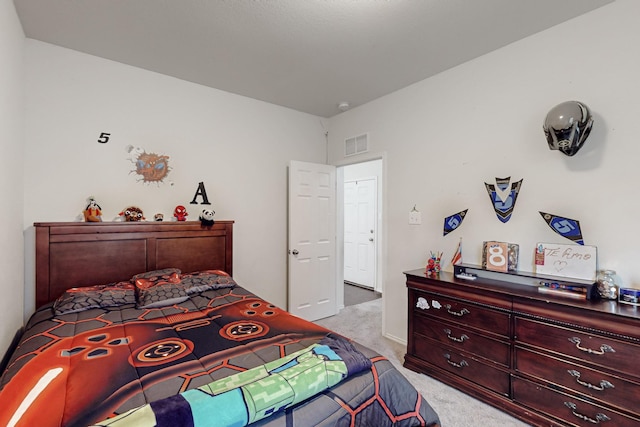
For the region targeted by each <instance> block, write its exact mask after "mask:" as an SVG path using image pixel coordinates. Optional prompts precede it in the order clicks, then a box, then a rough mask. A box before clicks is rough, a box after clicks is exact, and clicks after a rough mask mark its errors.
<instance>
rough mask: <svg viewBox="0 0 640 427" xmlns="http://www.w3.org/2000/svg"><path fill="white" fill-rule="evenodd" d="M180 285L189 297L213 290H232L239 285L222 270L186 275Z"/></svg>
mask: <svg viewBox="0 0 640 427" xmlns="http://www.w3.org/2000/svg"><path fill="white" fill-rule="evenodd" d="M180 284H181V285H182V286H183V287H184V289H185V291H186V292H187V294H189V295H191V294H195V293H198V292H204V291H208V290H211V289H220V288H232V287H234V286H236V285H237V283H236V282H235V280H233V278H231V276H229V274H228V273H226V272H224V271H222V270H203V271H197V272H194V273H189V274H185V275H183V276H182V279H181V281H180Z"/></svg>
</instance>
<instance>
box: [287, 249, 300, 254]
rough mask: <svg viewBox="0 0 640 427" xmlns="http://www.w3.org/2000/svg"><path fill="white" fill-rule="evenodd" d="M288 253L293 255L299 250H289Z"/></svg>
mask: <svg viewBox="0 0 640 427" xmlns="http://www.w3.org/2000/svg"><path fill="white" fill-rule="evenodd" d="M289 253H291V254H294V255H298V254H299V253H300V252H298V250H297V249H294V250H292V251H289Z"/></svg>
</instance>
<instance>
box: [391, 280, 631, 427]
mask: <svg viewBox="0 0 640 427" xmlns="http://www.w3.org/2000/svg"><path fill="white" fill-rule="evenodd" d="M405 275H406V278H407V290H408V342H407V354H406V355H405V362H404V366H405V367H406V368H408V369H411V370H414V371H417V372H421V373H424V374H426V375H429V376H431V377H433V378H436V379H438V380H440V381H442V382H444V383H446V384H449V385H451V386H453V387H455V388H457V389H459V390H461V391H463V392H465V393H467V394H469V395H471V396H474V397H476V398H477V399H480V400H482V401H484V402H486V403H488V404H491V405H493V406H495V407H497V408H499V409H501V410H503V411H505V412H508V413H510V414H511V415H513V416H515V417H517V418H519V419H521V420H523V421H525V422H527V423H530V424H532V425H539V426H594V425H604V426H611V427H624V426H636V427H637V426H640V307H635V306H631V305H625V304H619V303H618V302H616V301H610V300H603V301H587V300H576V299H571V298H566V297H562V296H558V295H552V294H543V293H539V292H538V290H537V288H536V287H535V286H531V285H528V284H522V283H517V281H516V280H515V279H516V278H519V277H517V276H516V275H509V274H504V275H498V279H496V278H486V277H478V278H477V279H476V280H466V279H458V278H457V277H455V276H454V274H452V273H447V272H440V273H439V274H438V275H433V276H431V275H426V274H425V272H424V269H419V270H413V271H407V272H405ZM532 280H535V277H534V278H533V279H532ZM478 425H482V421H481V420H478Z"/></svg>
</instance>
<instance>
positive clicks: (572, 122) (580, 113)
mask: <svg viewBox="0 0 640 427" xmlns="http://www.w3.org/2000/svg"><path fill="white" fill-rule="evenodd" d="M592 125H593V117H591V112H590V111H589V108H588V107H587V106H586V105H584V104H583V103H581V102H578V101H567V102H563V103H562V104H558V105H556V106H555V107H553V108H552V109H551V111H549V113H548V114H547V117H546V118H545V120H544V125H543V129H544V134H545V136H546V137H547V143H548V144H549V149H551V150H560V151H561V152H563V153H564V154H566V155H567V156H573V155H574V154H576V153H577V152H578V150H580V148H581V147H582V145H583V144H584V142H585V141H586V139H587V137H588V136H589V133H590V132H591V126H592Z"/></svg>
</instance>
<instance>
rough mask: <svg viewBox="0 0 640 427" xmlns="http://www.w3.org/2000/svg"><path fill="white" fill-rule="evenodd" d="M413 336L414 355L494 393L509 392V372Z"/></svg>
mask: <svg viewBox="0 0 640 427" xmlns="http://www.w3.org/2000/svg"><path fill="white" fill-rule="evenodd" d="M414 338H415V341H416V342H415V350H416V354H415V356H416V357H418V358H420V359H422V360H424V361H425V362H428V363H430V364H432V365H435V366H437V367H438V368H440V369H443V370H446V371H449V372H452V373H454V374H457V375H459V376H461V377H463V378H466V379H467V380H470V381H473V382H474V383H476V384H480V385H481V386H484V387H486V388H488V389H490V390H492V391H494V392H496V393H500V394H503V395H505V396H507V395H508V394H509V374H508V373H507V372H504V371H501V370H499V369H496V368H495V367H493V366H490V365H488V364H486V363H484V362H482V361H480V360H478V359H477V358H475V357H473V356H472V355H470V354H468V353H464V352H457V351H455V350H454V349H453V348H450V347H446V346H440V345H439V344H438V343H436V342H434V341H431V340H429V339H427V338H420V337H414Z"/></svg>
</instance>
